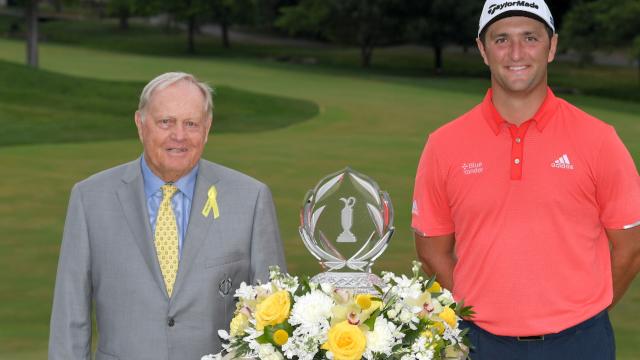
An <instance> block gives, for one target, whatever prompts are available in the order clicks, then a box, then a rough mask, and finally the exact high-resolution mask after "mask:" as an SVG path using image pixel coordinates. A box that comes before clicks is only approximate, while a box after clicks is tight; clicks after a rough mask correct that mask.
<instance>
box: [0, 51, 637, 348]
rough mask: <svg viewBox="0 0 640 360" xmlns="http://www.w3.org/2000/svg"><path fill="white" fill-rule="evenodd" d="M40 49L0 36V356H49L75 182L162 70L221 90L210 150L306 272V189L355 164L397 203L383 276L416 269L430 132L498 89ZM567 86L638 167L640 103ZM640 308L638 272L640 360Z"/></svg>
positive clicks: (126, 151)
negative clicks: (246, 187) (420, 171)
mask: <svg viewBox="0 0 640 360" xmlns="http://www.w3.org/2000/svg"><path fill="white" fill-rule="evenodd" d="M40 51H41V68H42V70H38V71H35V70H26V68H24V67H22V65H19V64H21V63H22V62H23V58H24V44H23V43H22V42H18V41H10V40H0V61H1V62H0V68H2V69H8V71H5V70H2V71H0V74H1V76H2V77H1V78H0V88H1V90H0V96H1V97H0V124H2V131H1V132H0V165H1V166H2V173H3V176H2V180H0V234H1V236H2V240H1V241H0V264H2V271H0V303H1V304H2V306H1V307H0V320H1V322H0V359H43V358H46V346H47V338H48V330H49V329H48V325H49V315H50V309H51V295H52V290H53V286H54V280H55V269H56V264H57V258H58V250H59V245H60V239H61V234H62V227H63V223H64V217H65V211H66V206H67V200H68V196H69V191H70V189H71V187H72V185H73V184H74V183H75V182H77V181H80V180H82V179H84V178H86V177H87V176H89V175H91V174H93V173H95V172H97V171H100V170H102V169H105V168H108V167H111V166H114V165H116V164H120V163H123V162H126V161H129V160H131V159H133V158H136V157H137V156H139V155H140V152H141V145H140V143H139V141H138V139H137V135H136V133H135V128H134V127H133V112H134V111H135V108H136V105H137V99H136V97H137V96H138V93H139V91H140V90H141V88H142V86H144V84H145V83H146V82H147V81H148V80H149V79H151V78H153V77H154V76H156V75H158V74H159V73H162V72H166V71H176V70H179V71H187V72H192V73H194V74H196V75H197V76H198V77H200V78H201V79H203V80H206V81H208V82H209V83H210V84H211V85H213V86H214V87H215V88H216V89H217V90H216V97H215V98H214V101H216V102H217V103H216V111H215V112H214V118H216V120H214V127H213V133H212V136H210V138H209V143H208V145H207V147H206V149H205V153H204V155H203V156H204V157H205V158H207V159H209V160H212V161H215V162H218V163H220V164H223V165H226V166H229V167H232V168H235V169H238V170H240V171H242V172H245V173H247V174H249V175H251V176H254V177H256V178H258V179H260V180H262V181H263V182H265V183H267V184H268V185H269V186H270V188H271V190H272V192H273V195H274V200H275V203H276V208H277V212H278V217H279V222H280V228H281V232H282V237H283V240H284V243H285V251H286V256H287V261H288V264H289V271H290V272H292V273H295V274H301V275H304V274H308V275H312V274H314V273H316V272H318V271H319V270H320V269H319V267H318V265H317V264H316V263H315V261H313V258H312V257H311V256H310V255H309V254H308V253H307V251H306V249H305V248H304V246H303V245H302V243H301V240H300V239H299V237H298V230H297V226H298V219H299V214H298V211H299V207H300V205H301V203H302V200H303V196H304V194H305V193H306V191H307V190H309V189H310V188H312V187H313V186H314V185H315V184H316V183H317V182H318V180H320V179H321V178H322V177H324V176H325V175H326V174H328V173H332V172H335V171H337V170H340V169H342V168H344V167H345V166H351V167H353V168H354V169H356V170H358V171H360V172H362V173H365V174H367V175H369V176H371V177H372V178H374V179H375V180H376V181H377V182H378V184H379V185H380V187H381V188H382V189H384V190H386V191H388V192H389V194H390V196H391V198H392V200H393V202H394V207H395V210H396V218H395V225H396V233H395V235H394V237H393V239H392V241H391V243H390V246H389V248H388V250H387V251H386V253H385V254H384V255H383V256H382V257H381V258H380V259H379V260H378V262H377V263H376V266H375V268H374V269H375V271H380V270H392V271H395V272H405V273H406V272H409V270H410V263H411V260H413V259H414V258H415V251H414V245H413V239H412V234H411V231H410V227H409V220H410V199H411V194H412V191H413V190H412V189H413V177H414V173H415V168H416V165H417V162H418V157H419V155H420V152H421V151H422V147H423V145H424V142H425V139H426V136H427V134H428V133H429V132H431V131H432V130H434V129H436V128H437V127H438V126H440V125H442V124H444V123H445V122H447V121H449V120H451V119H453V118H455V117H457V116H459V115H461V114H462V113H464V112H465V111H467V110H468V109H469V108H471V107H472V106H474V105H475V104H477V103H478V102H479V101H480V100H481V99H482V97H483V95H484V91H485V90H486V88H487V87H488V85H489V82H488V80H486V79H469V78H463V77H459V78H432V77H429V78H424V77H423V78H414V77H397V76H390V75H382V74H381V75H375V74H372V73H362V72H358V71H349V70H343V71H333V70H331V69H325V68H313V67H308V66H303V65H294V64H283V63H277V62H265V61H260V60H257V59H256V60H246V59H236V58H223V59H211V58H186V57H185V58H182V57H176V56H172V57H161V56H147V55H141V54H138V55H131V54H125V53H113V52H107V51H101V50H97V49H87V48H82V47H72V46H63V45H52V44H45V45H41V47H40ZM478 62H480V59H478ZM552 66H553V65H552ZM551 83H553V79H552V80H551ZM125 95H126V96H125ZM558 95H559V96H560V97H563V98H565V99H567V100H569V101H571V102H572V103H574V104H576V105H578V106H580V107H581V108H583V109H584V110H586V111H588V112H590V113H591V114H593V115H595V116H597V117H599V118H601V119H603V120H605V121H607V122H609V123H611V124H613V125H615V127H616V129H617V130H618V133H619V134H620V136H621V137H622V139H623V141H624V142H625V144H626V145H627V147H628V148H629V150H630V151H631V153H632V155H633V157H634V159H635V160H636V163H637V164H638V161H639V160H640V104H638V103H633V102H625V101H620V100H611V99H604V98H597V97H587V96H577V95H570V96H569V95H565V94H558ZM130 96H131V97H133V98H129V97H130ZM243 105H246V108H245V106H243ZM218 114H220V119H219V123H218V122H217V121H218V118H217V117H216V116H218ZM243 119H244V120H243ZM60 124H63V126H62V128H61V127H60V126H58V125H60ZM221 216H224V214H222V215H221ZM567 281H572V280H571V279H567ZM540 306H544V304H541V305H540ZM639 312H640V285H639V282H638V281H636V282H634V284H633V285H632V287H631V288H630V290H629V292H628V293H627V295H626V297H625V298H624V299H623V300H622V301H621V302H620V304H618V305H617V306H616V308H615V309H614V310H613V311H612V312H611V317H612V321H613V325H614V328H615V330H616V340H617V345H618V358H619V359H622V360H632V359H638V358H640V316H638V315H637V314H638V313H639Z"/></svg>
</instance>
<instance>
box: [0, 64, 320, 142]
mask: <svg viewBox="0 0 640 360" xmlns="http://www.w3.org/2000/svg"><path fill="white" fill-rule="evenodd" d="M143 87H144V84H143V83H137V82H115V81H103V80H93V79H85V78H77V77H72V76H67V75H62V74H57V73H53V72H49V71H43V70H33V69H30V68H28V67H26V66H23V65H18V64H14V63H10V62H5V61H0V127H1V128H2V132H1V133H0V146H8V145H18V144H42V143H60V142H87V141H100V140H119V139H133V138H136V137H137V132H136V129H135V125H134V122H133V115H134V112H135V110H136V109H137V105H138V97H139V94H140V91H141V90H142V88H143ZM214 102H215V104H216V110H215V111H214V128H215V132H216V133H245V132H260V131H268V130H274V129H279V128H284V127H287V126H290V125H293V124H296V123H299V122H302V121H305V120H308V119H311V118H313V117H314V116H316V115H317V114H318V112H319V108H318V105H317V104H315V103H313V102H310V101H306V100H299V99H291V98H284V97H278V96H273V95H265V94H258V93H254V92H249V91H244V90H240V89H235V88H232V87H227V86H219V87H216V89H215V96H214Z"/></svg>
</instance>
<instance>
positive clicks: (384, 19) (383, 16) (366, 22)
mask: <svg viewBox="0 0 640 360" xmlns="http://www.w3.org/2000/svg"><path fill="white" fill-rule="evenodd" d="M408 1H409V0H302V1H300V3H299V4H297V5H295V6H287V7H283V8H282V16H281V17H280V18H278V20H277V21H276V26H278V27H280V28H282V29H286V30H288V31H289V33H290V34H292V35H295V34H305V35H311V36H314V37H319V38H323V39H327V40H330V41H333V42H337V43H347V44H356V45H358V47H359V48H360V63H361V65H362V67H369V66H370V65H371V59H372V56H373V50H374V49H375V48H376V47H377V46H380V45H388V44H392V43H395V42H398V41H400V40H401V39H402V33H403V31H402V29H403V26H404V22H403V18H404V16H403V15H404V13H405V11H406V4H407V3H408Z"/></svg>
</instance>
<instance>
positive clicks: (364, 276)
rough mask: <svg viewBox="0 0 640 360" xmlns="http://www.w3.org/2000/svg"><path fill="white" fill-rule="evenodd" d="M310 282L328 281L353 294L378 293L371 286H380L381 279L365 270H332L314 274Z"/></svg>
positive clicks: (337, 287) (321, 282)
mask: <svg viewBox="0 0 640 360" xmlns="http://www.w3.org/2000/svg"><path fill="white" fill-rule="evenodd" d="M311 282H314V283H316V284H323V283H328V284H331V285H333V287H334V288H336V289H341V290H346V291H349V292H351V293H353V294H372V295H379V294H378V291H377V290H376V289H375V288H374V287H373V285H376V286H380V287H381V286H382V285H383V284H382V280H380V278H379V277H378V276H376V275H375V274H371V273H367V272H333V271H327V272H323V273H320V274H317V275H315V276H314V277H312V278H311Z"/></svg>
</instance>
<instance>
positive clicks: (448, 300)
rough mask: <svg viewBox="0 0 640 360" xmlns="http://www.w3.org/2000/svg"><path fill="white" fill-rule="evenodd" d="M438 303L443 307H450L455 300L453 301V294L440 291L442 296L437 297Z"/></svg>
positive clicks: (445, 290)
mask: <svg viewBox="0 0 640 360" xmlns="http://www.w3.org/2000/svg"><path fill="white" fill-rule="evenodd" d="M438 301H440V302H441V303H442V304H443V305H445V306H447V305H451V304H453V303H454V302H455V300H454V299H453V294H451V291H449V290H447V289H442V294H440V296H438Z"/></svg>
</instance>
